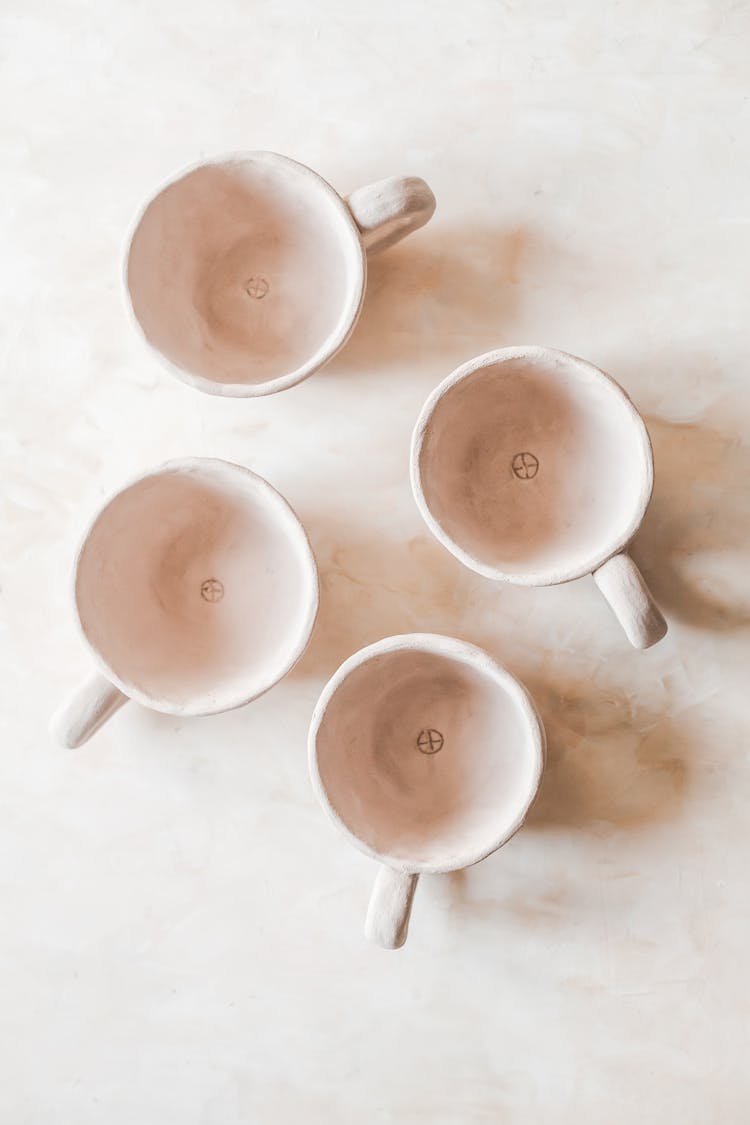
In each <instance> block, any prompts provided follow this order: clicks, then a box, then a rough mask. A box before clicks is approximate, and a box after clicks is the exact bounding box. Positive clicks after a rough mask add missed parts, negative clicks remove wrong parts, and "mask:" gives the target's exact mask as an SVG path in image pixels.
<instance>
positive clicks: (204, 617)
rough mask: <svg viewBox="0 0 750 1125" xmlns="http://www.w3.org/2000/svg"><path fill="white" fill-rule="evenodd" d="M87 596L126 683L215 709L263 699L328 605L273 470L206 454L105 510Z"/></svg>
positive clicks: (82, 597)
mask: <svg viewBox="0 0 750 1125" xmlns="http://www.w3.org/2000/svg"><path fill="white" fill-rule="evenodd" d="M75 604H76V610H77V615H78V620H79V624H80V627H81V630H82V632H83V635H84V637H85V639H86V641H87V642H88V644H89V647H90V649H91V651H92V654H93V655H94V656H95V658H96V659H97V661H98V663H99V664H100V665H101V666H102V668H103V670H104V672H105V675H106V676H107V678H108V679H110V680H111V681H112V682H113V683H114V684H115V685H116V686H117V687H119V688H120V689H121V690H122V691H123V692H124V693H125V694H127V695H128V696H131V697H133V698H136V699H138V700H140V701H141V702H143V703H146V704H148V705H149V706H152V707H154V708H156V709H157V710H160V711H169V712H173V713H179V714H208V713H212V712H215V711H222V710H227V709H229V708H231V707H237V706H239V705H240V704H242V703H246V702H248V701H249V700H251V699H254V698H256V697H257V696H258V695H260V694H262V693H263V692H264V691H266V690H267V689H268V688H269V687H271V686H272V685H273V684H274V683H276V682H277V681H278V680H279V679H280V678H281V677H282V676H283V675H284V674H285V673H286V672H287V671H288V670H289V669H290V668H291V666H292V665H293V664H294V663H295V661H296V660H297V658H298V657H299V655H300V653H301V652H302V651H303V650H304V648H305V645H306V644H307V642H308V640H309V637H310V633H311V630H312V626H313V622H314V620H315V615H316V612H317V605H318V585H317V570H316V567H315V561H314V559H313V556H312V552H311V550H310V547H309V544H308V542H307V538H306V536H305V532H304V530H303V529H302V527H301V525H300V523H299V521H298V520H297V518H296V516H295V514H294V512H292V510H291V508H290V507H289V506H288V504H287V503H286V501H285V500H284V499H283V498H282V497H281V496H280V495H279V494H278V493H277V492H276V491H275V490H274V489H273V488H271V486H270V485H269V484H268V483H267V482H266V481H264V480H263V479H262V478H261V477H258V476H256V475H255V474H254V473H251V472H248V471H247V470H244V469H242V468H240V467H239V466H236V465H230V464H228V463H227V462H224V461H217V460H209V459H201V458H194V459H192V460H188V461H180V462H174V463H171V464H167V465H165V466H164V467H162V468H161V469H159V470H156V471H155V472H153V473H151V474H149V475H147V476H145V477H143V478H141V479H140V480H137V481H135V483H133V484H131V485H129V486H128V487H126V488H125V489H123V490H122V491H121V492H119V493H118V494H117V495H116V496H115V497H114V498H113V499H112V500H111V501H110V502H109V503H108V504H107V505H106V507H105V508H104V509H103V511H102V512H101V513H100V514H99V515H98V516H97V518H96V519H95V521H94V523H93V525H92V526H91V529H90V530H89V532H88V534H87V535H86V538H85V540H84V543H83V546H82V547H81V550H80V552H79V555H78V558H77V560H76V569H75ZM55 725H56V726H57V727H59V723H56V724H55ZM62 738H63V741H65V740H66V739H65V736H64V734H63V735H62Z"/></svg>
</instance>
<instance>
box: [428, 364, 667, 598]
mask: <svg viewBox="0 0 750 1125" xmlns="http://www.w3.org/2000/svg"><path fill="white" fill-rule="evenodd" d="M535 358H536V359H543V358H547V359H557V360H558V361H562V362H563V363H565V364H566V365H567V366H568V367H569V368H573V369H578V370H583V371H585V372H586V373H587V374H588V375H593V376H595V377H600V378H601V379H603V380H604V381H605V383H607V384H608V386H609V388H610V389H611V390H612V391H614V393H615V395H616V397H617V398H618V399H619V400H620V403H621V405H622V406H623V407H624V408H625V411H626V413H627V414H628V416H629V418H630V421H631V422H632V423H633V427H634V428H633V435H634V438H635V440H636V441H637V443H638V452H639V454H640V462H641V466H642V475H641V483H640V489H639V495H638V503H637V504H636V505H635V508H634V510H633V513H632V514H631V516H630V518H629V519H628V521H627V523H626V524H625V525H624V526H623V528H622V530H621V531H620V532H619V534H617V535H615V536H612V537H610V538H609V539H608V540H607V541H606V543H605V544H604V546H603V547H602V548H601V550H598V551H595V552H593V553H591V554H590V555H588V556H587V557H585V558H584V559H583V561H578V562H576V564H575V565H572V566H556V567H553V568H551V569H548V570H546V571H527V572H523V573H520V574H519V573H508V572H507V571H504V570H502V568H501V567H497V566H493V565H491V564H490V563H486V562H482V560H481V559H478V558H476V557H475V556H474V555H472V554H471V553H470V552H469V551H467V550H466V549H465V548H464V547H462V546H461V545H460V544H459V543H457V542H456V541H455V539H453V538H452V536H450V535H449V534H448V532H447V531H446V530H445V528H444V527H443V525H442V524H441V523H440V522H439V521H438V520H437V518H436V517H435V516H434V515H433V514H432V511H431V509H430V507H429V504H428V502H427V498H426V496H425V492H424V488H423V484H422V469H421V465H420V460H421V454H422V448H423V446H424V442H425V440H426V438H427V435H428V432H429V429H430V425H431V422H432V416H433V414H434V411H435V408H436V407H437V405H438V403H439V402H440V401H441V399H442V398H443V397H444V396H445V395H446V394H447V393H448V392H449V391H450V390H452V389H453V388H454V387H455V386H456V385H457V384H458V383H461V382H463V381H464V380H466V379H470V378H471V376H472V375H474V374H475V372H477V371H480V370H482V369H484V368H486V367H493V366H496V365H499V364H501V363H506V362H508V361H510V360H514V359H535ZM409 476H410V479H411V487H412V492H413V494H414V499H415V501H416V504H417V507H418V509H419V512H420V514H421V516H422V519H423V520H424V521H425V523H426V524H427V526H428V528H429V529H430V531H431V532H432V534H433V535H434V536H435V538H436V539H437V540H438V542H440V543H442V545H443V546H444V547H446V548H447V550H449V551H450V553H451V554H452V555H454V557H455V558H457V559H458V560H459V562H461V563H463V564H464V566H466V567H468V568H469V570H473V571H475V572H476V573H477V574H481V575H483V576H484V577H485V578H492V579H494V580H495V581H496V582H507V583H510V584H512V585H514V586H556V585H559V584H560V583H562V582H572V581H573V580H575V579H577V578H583V577H584V575H586V574H593V573H594V571H595V570H598V569H599V567H601V566H603V565H604V563H605V562H607V561H608V560H609V559H611V558H613V557H614V556H615V555H618V554H619V553H620V552H621V551H623V550H624V549H625V548H626V547H627V546H628V544H629V543H630V541H631V540H632V538H633V536H634V535H635V534H636V532H637V531H638V529H639V527H640V526H641V523H642V522H643V517H644V515H645V513H646V509H647V507H648V505H649V501H650V500H651V494H652V492H653V488H654V456H653V449H652V446H651V438H650V437H649V433H648V430H647V428H646V423H645V422H644V420H643V418H642V416H641V414H640V412H639V410H638V408H637V407H636V405H635V403H634V402H633V400H632V399H631V398H630V396H629V395H628V393H627V391H626V390H625V389H624V388H623V387H622V386H621V385H620V384H619V383H618V382H617V380H616V379H614V378H613V377H612V376H611V375H610V374H608V372H606V371H603V370H602V369H601V368H600V367H597V366H596V365H595V364H593V363H591V362H590V361H589V360H587V359H582V358H581V357H580V356H576V355H572V354H571V353H570V352H565V351H561V350H560V349H558V348H548V347H545V346H543V345H541V344H517V345H514V346H511V347H505V348H494V349H492V350H491V351H488V352H484V353H483V354H482V355H480V356H476V357H475V358H473V359H470V360H467V361H466V362H465V363H462V364H461V365H460V367H457V368H456V370H455V371H453V372H452V373H451V374H450V375H448V376H447V377H446V378H445V379H443V380H442V382H441V383H439V384H438V385H437V387H435V388H434V389H433V390H432V391H431V392H430V394H429V395H428V397H427V400H426V401H425V403H424V405H423V406H422V409H421V411H420V413H419V416H418V418H417V421H416V423H415V426H414V430H413V432H412V438H411V450H410V457H409Z"/></svg>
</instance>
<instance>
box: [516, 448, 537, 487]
mask: <svg viewBox="0 0 750 1125" xmlns="http://www.w3.org/2000/svg"><path fill="white" fill-rule="evenodd" d="M511 468H512V469H513V472H514V473H515V475H516V476H517V477H518V479H519V480H531V479H532V478H533V477H535V476H536V474H537V473H538V472H539V458H538V457H535V456H534V454H533V453H529V452H528V451H526V452H524V453H517V454H516V455H515V457H514V458H513V460H512V461H511Z"/></svg>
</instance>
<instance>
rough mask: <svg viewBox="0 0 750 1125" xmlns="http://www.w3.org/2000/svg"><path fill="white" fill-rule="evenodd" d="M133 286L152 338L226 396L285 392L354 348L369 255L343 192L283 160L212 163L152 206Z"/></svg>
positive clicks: (133, 245) (137, 240)
mask: <svg viewBox="0 0 750 1125" xmlns="http://www.w3.org/2000/svg"><path fill="white" fill-rule="evenodd" d="M126 284H127V290H128V294H129V298H130V302H131V306H132V309H133V312H134V314H135V317H136V320H137V321H138V323H139V324H140V327H141V329H142V330H143V333H144V335H145V336H146V339H147V340H148V341H149V343H150V344H151V345H152V346H153V347H155V348H156V349H158V351H159V352H161V353H162V355H163V356H164V357H166V359H167V360H168V361H169V362H170V363H171V364H172V365H173V366H175V367H176V368H178V369H179V370H180V371H181V372H183V373H187V374H189V375H190V376H191V377H192V379H191V381H193V382H197V384H198V385H200V386H201V387H202V388H203V389H205V390H209V391H211V392H213V393H217V394H232V393H234V394H258V393H267V392H268V391H271V390H280V389H282V387H283V386H289V385H291V384H293V383H295V382H298V381H299V380H300V379H303V378H305V376H306V375H308V374H310V373H311V372H312V371H313V370H314V369H315V368H316V367H319V366H320V365H321V364H322V363H324V362H325V361H326V359H328V358H330V356H331V355H332V354H333V352H334V351H336V350H337V348H338V347H340V346H341V344H342V343H343V342H344V341H345V339H346V337H347V336H348V334H349V332H350V330H351V328H352V326H353V324H354V321H355V319H356V316H357V313H358V310H359V306H360V302H361V299H362V293H363V288H364V254H363V250H362V246H361V243H360V239H359V235H358V233H357V230H356V227H355V224H354V221H353V219H352V217H351V215H350V214H349V212H348V209H347V208H346V206H345V205H344V203H343V202H342V200H341V199H340V198H339V196H338V195H337V194H336V192H335V191H334V190H333V189H332V188H331V187H330V186H329V185H328V184H327V183H325V181H324V180H322V179H321V178H320V177H319V176H317V175H316V174H315V173H314V172H312V171H310V169H308V168H305V167H304V166H303V165H301V164H297V163H296V162H295V161H293V160H289V159H287V158H285V157H281V156H277V155H276V154H273V153H253V154H249V155H247V156H243V157H236V158H234V159H229V160H225V161H222V162H220V163H211V164H202V165H200V166H199V167H196V168H194V169H192V170H191V171H189V172H187V173H186V174H184V175H182V176H181V177H180V178H179V179H176V180H174V181H173V182H172V183H170V184H168V186H167V187H165V188H164V189H163V190H162V191H160V192H159V194H158V195H157V196H156V197H155V198H154V199H152V200H151V202H150V203H149V204H148V206H147V207H146V209H145V211H144V212H143V214H142V216H141V217H140V220H139V222H138V224H137V227H136V229H135V233H134V234H133V237H132V239H131V242H130V248H129V253H128V261H127V277H126Z"/></svg>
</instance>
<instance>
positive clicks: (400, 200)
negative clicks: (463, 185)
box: [346, 176, 435, 254]
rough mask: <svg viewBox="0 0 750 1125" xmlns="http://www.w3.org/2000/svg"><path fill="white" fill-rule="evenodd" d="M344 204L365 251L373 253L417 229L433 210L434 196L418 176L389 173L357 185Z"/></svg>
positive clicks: (430, 215)
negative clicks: (389, 175) (387, 176)
mask: <svg viewBox="0 0 750 1125" xmlns="http://www.w3.org/2000/svg"><path fill="white" fill-rule="evenodd" d="M346 203H347V204H348V206H349V210H350V211H351V213H352V215H353V216H354V221H355V223H356V224H357V226H358V227H359V232H360V234H361V236H362V241H363V243H364V245H365V250H367V251H368V252H369V253H372V254H376V253H378V251H380V250H387V249H388V247H389V246H393V244H394V243H395V242H399V241H400V240H401V239H402V238H406V236H407V235H409V234H412V233H413V231H415V230H419V228H420V227H423V226H424V224H425V223H426V222H427V221H428V220H429V219H430V218H431V217H432V215H433V213H434V211H435V196H434V195H433V194H432V192H431V190H430V188H429V187H428V185H427V184H426V183H425V182H424V180H422V179H420V178H419V176H391V177H390V178H389V179H387V180H378V182H377V183H375V184H368V185H367V187H361V188H357V190H356V191H354V192H352V194H351V195H349V196H347V198H346Z"/></svg>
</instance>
